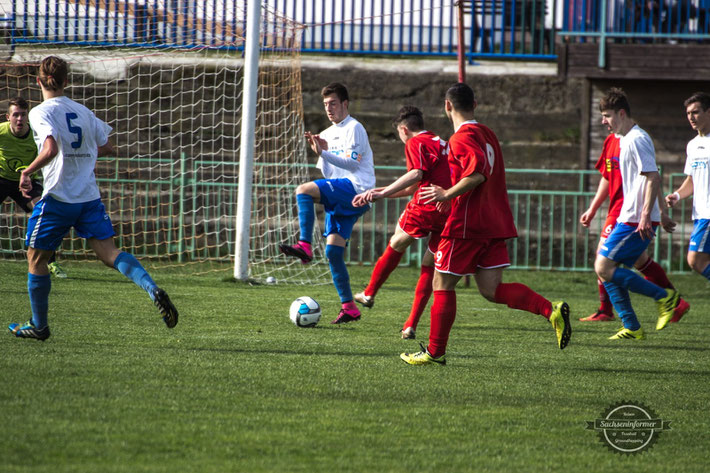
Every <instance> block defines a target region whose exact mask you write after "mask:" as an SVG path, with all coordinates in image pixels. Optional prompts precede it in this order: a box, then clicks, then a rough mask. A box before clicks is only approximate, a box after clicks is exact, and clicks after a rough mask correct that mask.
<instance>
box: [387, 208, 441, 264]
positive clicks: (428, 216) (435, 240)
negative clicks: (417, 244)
mask: <svg viewBox="0 0 710 473" xmlns="http://www.w3.org/2000/svg"><path fill="white" fill-rule="evenodd" d="M448 216H449V215H448V214H442V213H441V212H439V211H437V210H433V211H432V210H422V209H421V208H420V207H417V206H412V205H407V207H406V208H405V209H404V211H403V212H402V215H400V216H399V221H398V222H397V226H398V227H399V228H401V229H402V231H403V232H404V233H406V234H407V235H409V236H410V237H412V238H416V239H421V238H426V237H428V236H429V235H431V238H429V243H428V245H427V247H428V248H429V251H431V252H432V253H436V249H437V247H438V246H439V240H440V239H441V231H442V230H443V229H444V225H446V219H447V217H448Z"/></svg>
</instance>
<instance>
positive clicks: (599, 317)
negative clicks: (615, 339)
mask: <svg viewBox="0 0 710 473" xmlns="http://www.w3.org/2000/svg"><path fill="white" fill-rule="evenodd" d="M612 320H614V316H613V315H611V314H605V313H604V312H602V311H600V310H598V311H596V312H594V313H593V314H592V315H590V316H588V317H582V318H581V319H579V321H580V322H611V321H612Z"/></svg>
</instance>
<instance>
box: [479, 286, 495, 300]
mask: <svg viewBox="0 0 710 473" xmlns="http://www.w3.org/2000/svg"><path fill="white" fill-rule="evenodd" d="M478 292H479V293H481V295H482V296H483V298H484V299H486V300H487V301H490V302H496V290H495V289H493V288H487V287H481V286H478Z"/></svg>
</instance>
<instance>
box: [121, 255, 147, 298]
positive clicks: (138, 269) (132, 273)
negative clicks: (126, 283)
mask: <svg viewBox="0 0 710 473" xmlns="http://www.w3.org/2000/svg"><path fill="white" fill-rule="evenodd" d="M113 267H114V268H116V269H117V270H118V271H119V272H120V273H121V274H123V275H124V276H126V277H127V278H128V279H130V280H131V281H133V282H134V283H136V284H137V285H138V286H139V287H141V288H142V289H143V290H144V291H145V292H147V293H148V295H150V297H151V298H152V297H153V289H155V288H156V287H158V286H157V285H156V284H155V282H153V278H151V277H150V274H148V272H147V271H146V270H145V269H144V268H143V266H141V264H140V263H139V262H138V260H137V259H136V257H135V256H133V255H132V254H130V253H126V252H125V251H122V252H121V253H119V255H118V256H116V260H115V261H114V262H113Z"/></svg>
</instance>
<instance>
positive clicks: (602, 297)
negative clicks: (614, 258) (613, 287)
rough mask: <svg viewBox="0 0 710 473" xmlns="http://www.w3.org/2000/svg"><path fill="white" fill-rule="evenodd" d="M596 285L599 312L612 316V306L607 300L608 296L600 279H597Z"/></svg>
mask: <svg viewBox="0 0 710 473" xmlns="http://www.w3.org/2000/svg"><path fill="white" fill-rule="evenodd" d="M597 285H598V286H599V302H600V303H601V304H600V305H599V312H601V313H602V314H607V315H614V312H613V310H614V306H613V305H612V304H611V299H609V294H607V292H606V288H605V287H604V283H603V282H602V281H601V280H600V279H597Z"/></svg>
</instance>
